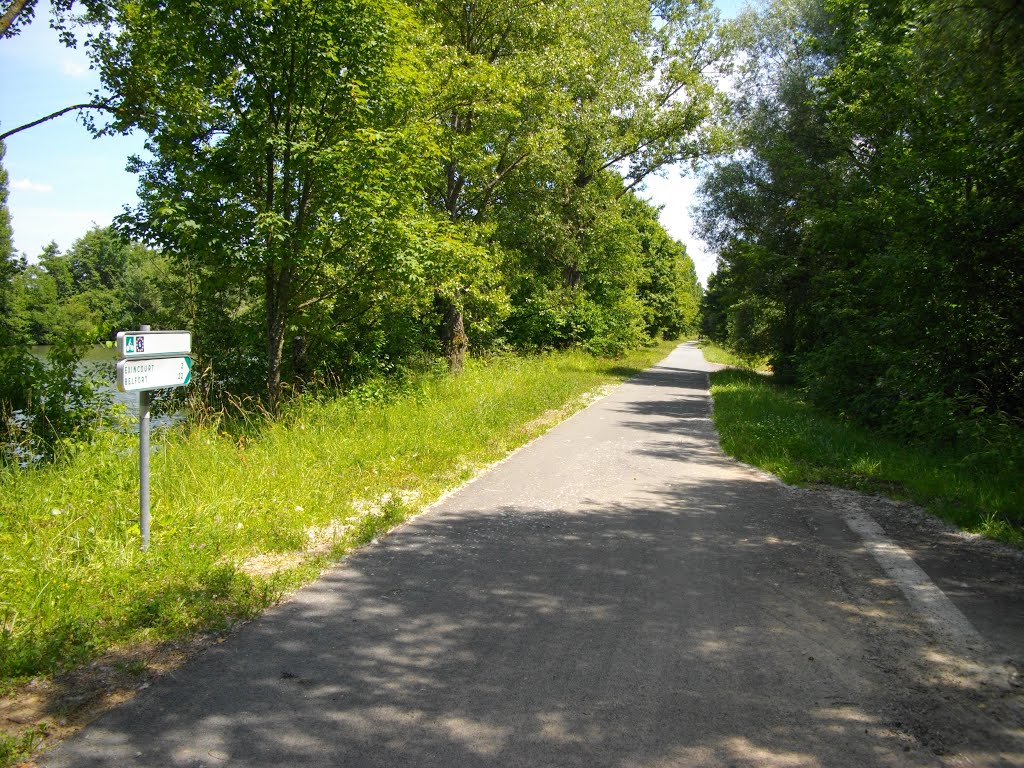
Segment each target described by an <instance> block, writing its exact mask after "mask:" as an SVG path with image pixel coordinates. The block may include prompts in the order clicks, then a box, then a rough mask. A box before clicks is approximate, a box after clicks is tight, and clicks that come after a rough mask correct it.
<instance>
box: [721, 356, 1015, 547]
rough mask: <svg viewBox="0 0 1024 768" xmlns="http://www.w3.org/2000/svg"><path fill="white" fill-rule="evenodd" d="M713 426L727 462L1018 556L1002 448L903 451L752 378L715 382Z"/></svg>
mask: <svg viewBox="0 0 1024 768" xmlns="http://www.w3.org/2000/svg"><path fill="white" fill-rule="evenodd" d="M711 393H712V396H713V398H714V420H715V425H716V426H717V428H718V431H719V434H720V436H721V442H722V448H723V450H725V452H726V453H728V454H729V455H731V456H734V457H735V458H737V459H739V460H740V461H744V462H746V463H748V464H753V465H754V466H756V467H759V468H761V469H764V470H766V471H768V472H771V473H772V474H774V475H777V476H778V477H779V478H781V479H782V480H783V481H785V482H787V483H790V484H793V485H801V486H807V485H813V484H815V483H828V484H830V485H836V486H840V487H844V488H852V489H855V490H860V491H867V492H874V493H881V494H884V495H886V496H890V497H893V498H897V499H902V500H907V501H913V502H915V503H917V504H920V505H922V506H924V507H926V508H927V509H929V510H931V511H932V512H934V513H936V514H938V515H939V516H941V517H943V518H945V519H946V520H948V521H949V522H951V523H953V524H955V525H957V526H959V527H960V528H962V529H964V530H966V531H970V532H974V533H980V534H983V535H985V536H988V537H990V538H993V539H997V540H1000V541H1004V542H1008V543H1011V544H1014V545H1016V546H1018V547H1022V548H1024V484H1022V483H1021V478H1022V477H1024V468H1022V467H1021V465H1020V461H1019V460H1014V459H1013V458H1012V457H1014V456H1017V457H1019V456H1020V445H1021V441H1022V440H1024V436H1021V435H1016V436H1010V437H1007V438H1004V439H1007V440H1009V441H1010V442H1012V443H1013V444H1012V445H1009V444H1008V445H1006V446H1005V450H1000V446H998V445H994V446H987V447H986V449H985V451H983V452H980V453H979V452H976V451H975V452H971V451H969V450H967V449H964V448H960V449H956V448H952V447H935V446H924V445H909V444H907V443H905V442H901V441H898V440H895V439H893V438H891V437H888V436H886V435H882V434H879V433H877V432H872V431H870V430H867V429H863V428H860V427H857V426H855V425H852V424H849V423H844V422H843V421H841V420H839V419H837V418H836V417H833V416H830V415H828V414H826V413H824V412H822V411H820V410H818V409H817V408H815V407H814V406H812V405H811V404H809V403H808V402H806V401H805V400H804V399H802V398H801V397H800V395H799V394H798V393H797V392H795V391H793V390H790V389H786V388H783V387H779V386H777V385H776V384H774V382H772V380H771V379H770V378H768V377H765V376H761V375H759V374H757V373H755V372H752V371H749V370H737V369H726V370H723V371H718V372H717V373H712V374H711Z"/></svg>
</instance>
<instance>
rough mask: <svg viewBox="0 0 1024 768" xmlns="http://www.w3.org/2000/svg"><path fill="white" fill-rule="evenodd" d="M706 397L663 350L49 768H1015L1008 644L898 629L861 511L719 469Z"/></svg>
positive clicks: (921, 619)
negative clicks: (1005, 766)
mask: <svg viewBox="0 0 1024 768" xmlns="http://www.w3.org/2000/svg"><path fill="white" fill-rule="evenodd" d="M707 370H708V366H707V364H705V363H704V361H703V359H702V357H701V356H700V353H699V351H698V350H697V349H696V348H695V347H693V346H692V345H687V346H684V347H681V348H680V349H679V350H677V351H676V352H675V353H674V354H673V355H671V356H670V357H669V358H668V359H667V360H665V361H663V362H662V363H661V364H660V365H658V366H656V367H654V368H652V369H650V370H648V371H646V372H645V373H643V374H641V375H640V376H638V377H636V378H634V379H633V380H631V381H630V382H629V383H627V384H625V385H623V386H622V387H620V388H619V389H617V390H616V391H615V392H614V393H613V394H611V395H610V396H608V397H606V398H604V399H603V400H601V401H599V402H598V403H595V404H594V405H592V406H591V407H590V408H588V409H587V410H585V411H583V412H582V413H580V414H578V415H576V416H575V417H574V418H572V419H569V420H568V421H566V422H564V423H562V424H561V425H559V426H558V427H555V428H554V429H552V430H551V431H550V432H548V433H547V434H546V435H544V436H543V437H542V438H540V439H539V440H537V441H535V442H533V443H531V444H530V445H529V446H527V447H526V448H524V449H523V450H521V451H519V452H518V453H516V454H515V455H513V456H512V457H511V458H509V459H508V460H507V461H504V462H502V463H501V464H500V465H498V466H496V467H495V468H493V469H492V470H491V471H489V472H487V473H485V474H484V475H482V476H481V477H480V478H478V479H477V480H476V481H475V482H474V483H472V484H470V485H468V486H466V487H465V488H463V489H461V490H460V491H458V492H457V493H455V494H453V495H452V496H450V497H448V498H447V499H445V500H444V501H442V502H441V503H440V504H438V505H436V506H434V507H433V508H432V509H430V510H428V511H427V512H425V513H423V514H421V515H419V516H418V517H416V518H414V519H413V520H412V521H411V522H409V523H407V524H405V525H403V526H401V527H400V528H398V529H397V530H396V531H395V532H394V533H393V534H392V535H391V536H389V537H387V538H383V539H381V540H379V541H377V542H375V543H374V544H371V545H370V546H368V547H366V548H364V549H362V550H360V551H359V552H357V553H355V554H353V555H352V556H351V557H349V558H347V559H346V560H345V561H343V562H342V563H341V564H339V565H337V566H336V567H334V568H332V569H331V570H329V571H328V572H327V573H326V574H325V575H324V576H323V578H321V579H320V580H319V581H318V582H316V583H315V584H313V585H311V586H309V587H307V588H305V589H303V590H301V591H299V592H297V593H296V594H295V595H293V596H292V597H291V598H290V599H289V600H287V601H286V602H284V603H283V604H281V605H279V606H277V607H275V608H273V609H271V610H270V611H268V612H267V613H266V614H265V615H264V616H262V617H260V618H259V619H257V620H255V621H253V622H252V623H250V624H248V625H247V626H245V627H243V628H241V629H240V630H239V631H238V632H236V633H234V634H233V635H232V636H230V637H229V638H228V639H227V640H226V641H225V642H224V643H222V644H220V645H216V646H214V647H212V648H210V649H209V650H208V651H207V652H206V653H204V654H202V655H201V656H200V657H199V658H197V659H195V660H194V661H192V662H191V663H189V664H187V665H186V666H185V667H183V668H182V669H180V670H179V671H178V672H177V673H175V674H174V675H173V677H171V678H170V679H166V680H164V681H161V682H160V683H158V684H156V685H154V686H152V687H151V688H149V689H148V690H146V691H144V692H143V693H142V694H140V695H139V696H138V697H136V698H135V699H134V700H133V701H131V702H130V703H128V704H126V705H125V706H123V707H121V708H119V709H117V710H114V711H112V712H110V713H108V714H107V715H105V716H104V717H102V718H101V719H99V720H98V721H96V722H95V723H93V725H92V726H90V727H89V728H87V729H86V730H84V731H83V732H81V733H80V734H79V735H78V736H76V737H74V738H73V739H71V740H69V741H67V742H65V743H64V744H63V745H61V746H60V747H58V748H57V749H56V750H55V751H54V752H52V753H50V754H49V755H48V756H47V757H46V759H44V760H42V761H41V762H42V765H44V766H49V767H50V768H58V767H61V768H68V767H70V766H77V767H82V766H101V765H102V766H107V765H118V766H125V767H126V768H130V767H131V766H151V765H178V764H180V765H185V764H188V765H225V764H228V765H246V766H254V767H258V766H263V765H266V766H279V765H291V766H303V765H309V766H313V765H360V766H389V767H391V768H395V767H396V766H417V767H418V768H426V767H429V766H452V765H458V766H480V767H481V768H482V767H483V766H494V765H501V766H537V765H561V766H588V767H591V766H629V765H644V766H658V765H665V766H668V765H735V764H744V765H746V764H751V765H753V764H757V765H763V766H773V765H780V766H781V765H794V764H801V765H829V766H858V768H859V767H860V766H873V765H887V766H892V765H911V766H918V765H922V766H923V765H929V766H931V765H936V764H937V763H942V762H945V761H947V760H948V761H954V762H955V761H964V760H968V761H970V762H972V764H976V765H995V764H998V763H999V761H1000V760H1008V759H1017V758H1019V757H1020V755H1021V754H1022V753H1024V743H1022V742H1021V736H1020V734H1021V730H1020V729H1021V726H1022V725H1024V720H1022V719H1021V713H1020V708H1019V704H1020V701H1019V695H1017V693H1016V690H1017V689H1015V688H1013V687H1012V686H1011V685H1010V683H1011V682H1012V680H1011V679H1010V675H1012V670H1010V669H1009V668H1007V667H1005V666H1004V665H1002V662H994V661H993V653H996V652H1004V653H1005V651H1006V648H1005V647H1004V644H1003V641H1002V640H1001V639H1000V638H999V637H997V636H992V635H989V634H988V633H987V632H986V629H985V627H984V626H979V627H977V629H978V631H980V632H981V636H979V637H977V638H973V636H972V639H967V640H965V635H964V634H963V633H960V632H959V630H958V628H962V626H967V627H969V626H970V625H969V624H968V623H967V621H966V620H964V622H963V625H962V626H961V624H960V623H959V622H955V624H956V626H944V625H943V624H942V623H941V621H936V615H939V616H940V617H941V616H956V615H958V614H956V613H949V612H948V609H943V610H946V611H947V613H942V611H939V613H938V614H934V613H928V612H927V611H920V610H918V609H917V608H916V607H912V604H911V603H910V602H908V599H907V598H906V597H905V593H904V589H906V585H905V584H902V583H901V582H900V579H899V578H898V577H897V576H893V575H892V574H891V573H890V571H888V570H883V568H882V566H881V565H879V562H876V560H875V559H874V558H873V557H872V555H871V553H870V552H869V549H871V547H869V546H867V544H866V543H865V540H864V539H862V538H861V535H860V534H858V533H856V532H854V531H853V530H852V529H851V528H850V527H849V526H848V525H847V524H846V520H847V519H849V518H850V516H854V517H856V518H857V519H858V520H861V521H862V522H864V521H868V522H870V521H871V518H870V513H871V508H870V505H868V504H866V500H865V499H863V498H862V497H859V496H856V495H852V496H848V495H838V496H837V495H836V494H835V493H834V492H830V491H801V490H796V489H792V488H789V487H786V486H784V485H782V484H780V483H778V482H777V481H775V480H774V479H773V478H770V477H768V476H766V475H764V474H762V473H760V472H758V471H756V470H753V469H751V468H749V467H747V466H744V465H741V464H738V463H737V462H735V461H733V460H731V459H729V458H728V457H727V456H725V455H724V454H723V453H722V452H721V450H720V449H719V446H718V440H717V435H716V432H715V430H714V427H713V425H712V423H711V420H710V399H709V395H708V391H707V375H706V371H707ZM879 535H880V536H881V535H883V534H879ZM876 539H877V537H876ZM875 543H877V541H876V542H875ZM888 551H890V553H895V552H896V549H894V548H890V549H889V550H888ZM929 583H930V582H929ZM922 586H923V584H922ZM940 594H941V593H940ZM975 598H976V599H978V600H983V599H984V595H983V594H978V595H976V596H975ZM936 601H937V602H941V601H940V600H939V599H938V598H936ZM914 605H916V603H915V604H914ZM952 610H953V611H955V610H956V609H955V608H953V609H952ZM961 618H962V617H961ZM972 631H973V630H972ZM975 634H977V633H975ZM975 639H977V642H974V640H975Z"/></svg>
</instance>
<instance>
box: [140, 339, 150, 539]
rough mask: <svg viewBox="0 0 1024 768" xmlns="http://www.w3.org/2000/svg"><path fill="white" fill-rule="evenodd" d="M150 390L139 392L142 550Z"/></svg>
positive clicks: (146, 529)
mask: <svg viewBox="0 0 1024 768" xmlns="http://www.w3.org/2000/svg"><path fill="white" fill-rule="evenodd" d="M148 330H149V326H148V325H140V326H139V331H148ZM151 405H152V403H151V400H150V395H149V390H142V391H141V392H139V532H140V533H141V534H142V551H143V552H145V551H146V550H147V549H149V413H150V410H151Z"/></svg>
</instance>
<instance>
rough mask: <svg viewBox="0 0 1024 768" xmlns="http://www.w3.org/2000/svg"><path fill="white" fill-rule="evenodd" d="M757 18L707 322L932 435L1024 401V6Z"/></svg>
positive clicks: (783, 369)
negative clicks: (1022, 43)
mask: <svg viewBox="0 0 1024 768" xmlns="http://www.w3.org/2000/svg"><path fill="white" fill-rule="evenodd" d="M741 31H742V32H743V34H744V36H745V48H746V50H747V52H748V54H749V55H748V58H747V61H748V67H747V69H746V71H745V72H744V73H742V75H741V77H740V96H739V98H738V99H737V102H736V105H735V113H734V122H735V126H736V133H737V135H738V136H739V137H740V138H741V140H742V143H743V145H744V146H745V148H746V150H747V151H746V152H744V153H743V154H741V155H738V156H735V157H733V158H730V159H728V160H723V161H721V162H719V163H718V164H717V165H716V167H715V168H714V169H713V170H712V171H711V173H710V174H709V176H708V178H707V181H706V183H705V185H704V188H703V193H704V203H703V210H702V226H703V230H704V233H705V236H706V237H707V238H708V239H709V240H710V241H711V242H713V243H714V244H715V245H716V246H717V247H718V248H719V249H720V255H721V262H720V267H719V270H718V274H717V275H716V277H715V279H714V280H713V281H711V283H710V285H709V291H708V295H707V297H706V299H705V315H704V317H705V319H704V322H705V333H706V334H707V335H709V336H710V337H711V338H714V339H715V340H717V341H719V342H722V343H726V344H728V345H730V346H731V347H733V348H735V349H738V350H741V351H743V352H744V353H746V354H768V355H770V357H771V361H772V367H773V369H774V370H775V372H776V375H777V376H778V377H779V378H781V379H785V380H787V381H798V382H800V383H801V384H802V385H803V386H805V387H806V390H807V392H808V393H809V395H810V396H811V397H812V398H813V399H814V401H815V402H817V403H819V404H822V405H824V406H826V407H827V408H829V409H830V410H832V411H835V412H839V413H843V414H847V415H850V416H852V417H855V418H857V419H858V420H860V421H862V422H865V423H868V424H872V425H876V426H884V427H885V428H886V429H889V430H892V431H895V432H898V433H900V434H904V435H908V436H910V437H913V438H915V439H925V438H927V439H929V440H932V441H941V440H944V441H954V442H955V441H959V440H960V439H961V436H960V432H961V425H962V424H963V423H964V420H965V419H966V420H967V421H970V422H971V423H975V422H976V421H977V417H978V416H979V414H982V415H984V416H985V419H987V420H989V422H990V423H992V424H995V423H997V422H1001V420H1004V419H1007V418H1009V419H1011V420H1016V419H1021V418H1024V399H1022V395H1021V393H1022V392H1024V356H1022V352H1021V350H1022V349H1024V305H1022V297H1024V290H1022V289H1024V258H1022V254H1024V249H1022V247H1021V245H1022V243H1024V239H1022V238H1024V235H1022V233H1024V214H1022V209H1021V207H1020V205H1019V200H1020V199H1021V197H1022V195H1024V187H1022V184H1024V182H1022V179H1024V153H1021V151H1020V143H1019V139H1020V136H1021V133H1020V131H1021V128H1020V121H1019V120H1018V119H1017V118H1016V116H1018V115H1019V114H1021V109H1022V105H1024V77H1022V76H1021V75H1020V73H1021V72H1022V71H1024V58H1022V55H1021V49H1020V47H1019V46H1015V45H1012V44H1011V43H1010V42H1009V41H1010V40H1011V39H1015V38H1019V36H1020V34H1021V32H1022V31H1024V27H1022V19H1021V17H1020V14H1018V13H1014V12H1012V11H1010V10H1009V7H1008V6H1007V7H999V6H998V4H997V5H996V6H985V7H982V6H978V5H976V4H968V5H956V4H950V3H947V2H945V0H929V2H926V3H923V4H916V5H912V4H904V3H890V4H882V5H871V6H865V5H863V4H862V3H856V2H852V0H851V1H847V0H829V2H825V3H818V2H813V1H811V0H809V1H807V2H797V3H788V2H778V3H776V4H774V5H772V6H769V7H768V8H767V9H766V10H765V11H764V12H763V13H762V14H760V15H753V14H748V15H747V16H746V17H745V18H744V20H743V21H742V24H741ZM950 50H956V51H958V55H957V56H956V57H953V58H950V57H949V55H948V52H949V51H950Z"/></svg>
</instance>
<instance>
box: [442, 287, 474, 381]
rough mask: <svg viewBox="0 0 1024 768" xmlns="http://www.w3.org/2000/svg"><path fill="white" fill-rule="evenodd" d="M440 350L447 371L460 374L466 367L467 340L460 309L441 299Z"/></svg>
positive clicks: (451, 302)
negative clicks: (446, 364) (446, 365)
mask: <svg viewBox="0 0 1024 768" xmlns="http://www.w3.org/2000/svg"><path fill="white" fill-rule="evenodd" d="M441 311H442V315H441V328H440V332H441V350H442V352H443V353H444V356H445V357H446V358H448V369H449V370H450V371H451V372H452V373H460V372H461V371H462V369H463V368H464V367H465V365H466V352H467V351H468V350H469V338H468V337H467V336H466V327H465V323H464V321H463V317H462V307H460V306H459V305H458V304H457V303H456V302H455V301H452V300H451V299H441Z"/></svg>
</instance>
